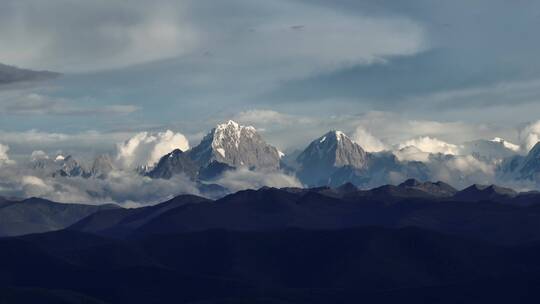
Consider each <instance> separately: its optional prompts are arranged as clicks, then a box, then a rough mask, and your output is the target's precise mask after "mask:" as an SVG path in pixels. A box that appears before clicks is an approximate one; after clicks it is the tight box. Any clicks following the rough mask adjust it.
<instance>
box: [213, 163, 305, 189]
mask: <svg viewBox="0 0 540 304" xmlns="http://www.w3.org/2000/svg"><path fill="white" fill-rule="evenodd" d="M216 183H217V184H220V185H222V186H224V187H226V188H227V189H229V190H232V191H240V190H245V189H259V188H261V187H263V186H268V187H275V188H282V187H302V183H301V182H300V181H299V180H298V179H297V178H296V177H295V176H292V175H288V174H285V173H283V172H275V171H253V170H249V169H247V168H239V169H237V170H233V171H227V172H225V173H224V174H223V175H222V176H221V177H220V179H219V180H217V181H216Z"/></svg>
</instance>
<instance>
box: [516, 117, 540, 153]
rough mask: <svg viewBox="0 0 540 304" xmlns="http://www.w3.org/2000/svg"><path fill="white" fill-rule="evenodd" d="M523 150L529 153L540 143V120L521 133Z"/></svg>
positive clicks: (526, 127) (527, 126)
mask: <svg viewBox="0 0 540 304" xmlns="http://www.w3.org/2000/svg"><path fill="white" fill-rule="evenodd" d="M519 138H520V140H521V144H522V146H523V149H525V150H526V152H529V151H530V150H531V149H532V148H533V147H534V145H536V144H537V143H538V142H539V141H540V120H538V121H535V122H532V123H530V124H528V125H526V126H525V127H524V128H523V129H522V130H521V131H520V133H519Z"/></svg>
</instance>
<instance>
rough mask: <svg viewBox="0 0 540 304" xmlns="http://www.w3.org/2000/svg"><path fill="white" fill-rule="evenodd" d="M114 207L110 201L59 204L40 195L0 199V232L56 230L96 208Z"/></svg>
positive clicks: (21, 232)
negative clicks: (26, 197)
mask: <svg viewBox="0 0 540 304" xmlns="http://www.w3.org/2000/svg"><path fill="white" fill-rule="evenodd" d="M116 208H119V207H118V206H116V205H112V204H109V205H100V206H95V205H81V204H61V203H55V202H51V201H48V200H45V199H40V198H29V199H25V200H22V201H10V200H5V201H4V202H1V201H0V236H15V235H22V234H28V233H36V232H46V231H52V230H59V229H63V228H66V227H67V226H69V225H72V224H73V223H75V222H77V221H79V220H81V219H83V218H85V217H87V216H88V215H90V214H93V213H95V212H97V211H100V210H109V209H116Z"/></svg>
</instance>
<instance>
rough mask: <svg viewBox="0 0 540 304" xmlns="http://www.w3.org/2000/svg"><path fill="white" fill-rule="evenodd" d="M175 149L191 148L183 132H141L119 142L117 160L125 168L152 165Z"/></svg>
mask: <svg viewBox="0 0 540 304" xmlns="http://www.w3.org/2000/svg"><path fill="white" fill-rule="evenodd" d="M174 149H180V150H182V151H187V150H188V149H189V142H188V140H187V138H186V137H185V136H184V135H183V134H181V133H175V132H173V131H171V130H167V131H165V132H159V133H148V132H141V133H137V134H135V135H134V136H133V137H131V138H130V139H128V140H126V141H125V142H123V143H119V144H117V156H116V160H117V161H118V163H119V164H120V165H121V166H122V167H123V168H136V167H138V166H145V167H152V166H153V165H154V164H156V163H157V162H158V161H159V159H160V158H161V157H162V156H163V155H165V154H167V153H169V152H171V151H173V150H174Z"/></svg>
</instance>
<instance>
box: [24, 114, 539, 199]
mask: <svg viewBox="0 0 540 304" xmlns="http://www.w3.org/2000/svg"><path fill="white" fill-rule="evenodd" d="M516 147H517V146H514V145H512V144H510V143H507V142H505V141H504V140H502V139H495V140H491V141H485V140H477V141H472V142H467V143H465V144H463V146H462V148H463V151H465V152H466V153H469V154H467V155H468V157H471V158H472V159H473V160H475V161H477V162H479V163H481V162H486V164H487V163H489V164H493V167H494V169H493V172H490V173H489V174H490V175H491V176H493V178H494V179H495V180H496V181H501V182H503V183H506V184H511V185H513V184H516V183H519V182H528V183H529V184H534V183H537V182H538V181H539V180H540V144H537V145H536V146H535V147H534V148H533V149H531V151H530V152H529V153H528V154H527V155H519V154H517V149H518V148H516ZM417 150H418V149H417V148H415V147H413V146H409V147H405V148H402V149H400V150H396V151H394V152H392V151H382V152H367V151H365V150H364V149H363V148H362V147H361V146H360V145H359V144H358V143H356V142H355V141H353V140H352V139H351V138H349V137H348V136H347V135H346V134H344V133H343V132H341V131H336V130H333V131H330V132H328V133H326V134H324V135H322V136H321V137H319V138H317V139H315V140H313V141H312V142H311V143H310V144H309V145H308V146H307V147H306V148H305V149H303V150H301V151H299V152H298V153H292V154H290V155H285V154H283V153H282V152H280V151H279V150H278V149H277V148H276V147H274V146H272V145H270V144H268V143H267V142H265V141H264V139H263V138H262V136H261V135H260V134H259V133H258V132H257V130H256V129H255V128H253V127H251V126H242V125H239V124H238V123H236V122H234V121H228V122H226V123H223V124H219V125H217V126H216V127H215V128H213V129H212V130H211V131H210V132H209V133H208V134H207V135H206V136H204V138H203V139H202V140H201V142H200V143H199V144H198V145H196V146H194V147H193V148H191V149H189V150H186V151H182V150H180V149H175V150H173V151H170V152H169V153H167V154H165V155H163V156H162V157H161V158H160V159H159V161H158V162H157V163H155V164H154V165H153V166H149V167H144V168H140V169H139V170H138V171H137V172H138V173H139V174H142V175H145V176H147V177H149V178H153V179H171V178H173V177H175V176H179V175H182V176H184V177H186V178H188V179H190V180H192V181H194V182H195V184H196V185H198V187H199V192H200V193H203V194H205V195H207V196H210V197H218V196H222V195H223V194H226V193H230V192H231V190H229V189H226V188H224V187H223V186H221V185H220V180H221V179H223V178H224V174H226V173H227V172H233V171H235V170H236V169H239V168H243V169H247V170H251V171H258V172H262V173H263V174H266V173H269V172H281V173H286V174H289V175H293V176H295V177H297V178H298V180H299V181H300V182H301V184H302V185H305V186H307V187H318V186H332V187H338V186H340V185H342V184H345V183H352V184H354V185H355V186H358V187H362V188H373V187H377V186H381V185H385V184H389V183H393V182H396V181H403V180H405V179H407V178H414V179H417V180H420V181H429V180H434V179H439V177H440V176H443V177H444V176H445V175H446V176H448V175H451V176H456V175H460V174H462V175H463V174H465V175H464V176H463V177H460V178H461V179H462V180H463V182H462V183H461V186H465V185H467V184H471V183H475V182H478V181H485V177H480V178H478V179H474V176H475V175H474V174H475V173H474V171H471V172H472V173H466V172H465V173H463V172H457V171H451V170H452V169H453V167H455V166H461V167H463V166H465V165H463V162H470V161H471V160H470V159H465V160H464V159H463V158H460V157H463V156H458V155H451V154H442V153H430V154H429V155H427V156H426V159H425V160H414V159H409V158H407V157H403V155H401V154H406V153H418V152H419V151H417ZM400 153H401V154H400ZM400 155H401V156H400ZM33 168H34V169H39V170H43V171H46V174H50V175H52V176H54V177H82V178H107V176H108V175H109V174H110V172H111V171H113V170H115V163H114V161H113V160H111V158H110V157H109V156H107V155H102V156H99V157H98V158H96V160H95V161H94V162H93V163H92V164H91V166H84V165H83V164H81V163H80V162H79V161H77V160H76V159H75V158H74V157H73V156H65V157H64V156H58V157H57V158H56V159H48V158H47V159H36V160H34V162H33ZM441 168H442V169H441ZM445 170H446V171H445ZM448 170H450V171H448ZM475 170H480V171H482V170H485V171H486V170H487V171H489V170H490V169H482V167H479V169H475ZM467 174H470V175H471V180H468V177H469V176H468V175H467ZM218 188H219V191H217V190H216V189H218ZM529 188H530V187H529ZM208 189H212V191H210V192H211V193H210V192H208V191H207V190H208Z"/></svg>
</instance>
